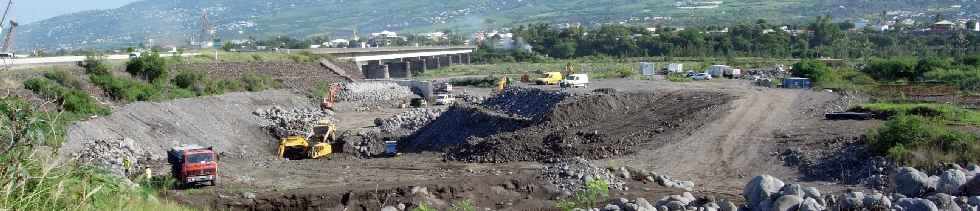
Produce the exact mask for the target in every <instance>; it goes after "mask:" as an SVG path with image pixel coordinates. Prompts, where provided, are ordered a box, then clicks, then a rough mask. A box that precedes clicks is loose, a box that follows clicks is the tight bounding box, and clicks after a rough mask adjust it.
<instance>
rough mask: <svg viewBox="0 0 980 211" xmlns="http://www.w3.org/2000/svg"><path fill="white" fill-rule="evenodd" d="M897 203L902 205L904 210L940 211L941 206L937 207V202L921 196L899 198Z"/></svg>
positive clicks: (899, 205)
mask: <svg viewBox="0 0 980 211" xmlns="http://www.w3.org/2000/svg"><path fill="white" fill-rule="evenodd" d="M896 205H897V206H898V207H901V208H902V210H903V211H939V207H936V204H935V203H932V201H929V200H925V199H920V198H903V199H899V200H898V202H897V203H896Z"/></svg>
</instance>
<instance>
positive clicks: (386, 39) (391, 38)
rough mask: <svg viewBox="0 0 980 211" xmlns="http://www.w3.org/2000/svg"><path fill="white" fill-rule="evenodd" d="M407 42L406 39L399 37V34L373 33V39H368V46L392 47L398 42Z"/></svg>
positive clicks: (389, 32) (387, 32)
mask: <svg viewBox="0 0 980 211" xmlns="http://www.w3.org/2000/svg"><path fill="white" fill-rule="evenodd" d="M406 40H407V39H405V38H404V37H399V36H398V33H395V32H391V31H388V30H385V31H381V32H378V33H371V38H369V39H368V42H367V44H368V45H370V46H372V47H385V46H391V45H392V44H393V43H394V42H396V41H406Z"/></svg>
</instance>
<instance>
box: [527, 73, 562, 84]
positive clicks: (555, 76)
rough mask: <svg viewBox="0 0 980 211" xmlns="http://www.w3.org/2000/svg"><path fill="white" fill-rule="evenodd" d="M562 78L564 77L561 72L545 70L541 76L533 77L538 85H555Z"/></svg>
mask: <svg viewBox="0 0 980 211" xmlns="http://www.w3.org/2000/svg"><path fill="white" fill-rule="evenodd" d="M562 79H564V78H563V77H562V75H561V72H546V73H544V75H543V77H541V78H537V79H535V80H534V82H535V83H536V84H538V85H555V84H558V82H561V80H562Z"/></svg>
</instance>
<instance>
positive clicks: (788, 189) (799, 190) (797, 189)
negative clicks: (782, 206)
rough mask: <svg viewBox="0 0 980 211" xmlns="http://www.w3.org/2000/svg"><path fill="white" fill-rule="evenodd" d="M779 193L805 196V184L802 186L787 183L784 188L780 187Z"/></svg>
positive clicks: (781, 194)
mask: <svg viewBox="0 0 980 211" xmlns="http://www.w3.org/2000/svg"><path fill="white" fill-rule="evenodd" d="M779 195H780V196H785V195H794V196H796V197H800V198H803V197H804V196H805V195H804V192H803V186H800V184H787V185H785V186H783V188H781V189H779Z"/></svg>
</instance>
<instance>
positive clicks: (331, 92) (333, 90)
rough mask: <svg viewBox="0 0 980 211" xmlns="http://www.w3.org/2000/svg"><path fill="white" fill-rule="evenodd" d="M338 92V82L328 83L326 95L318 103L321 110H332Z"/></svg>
mask: <svg viewBox="0 0 980 211" xmlns="http://www.w3.org/2000/svg"><path fill="white" fill-rule="evenodd" d="M339 92H340V84H339V83H332V84H330V87H329V88H327V93H326V96H323V102H321V103H320V108H321V109H323V110H333V107H334V105H336V104H337V93H339Z"/></svg>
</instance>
